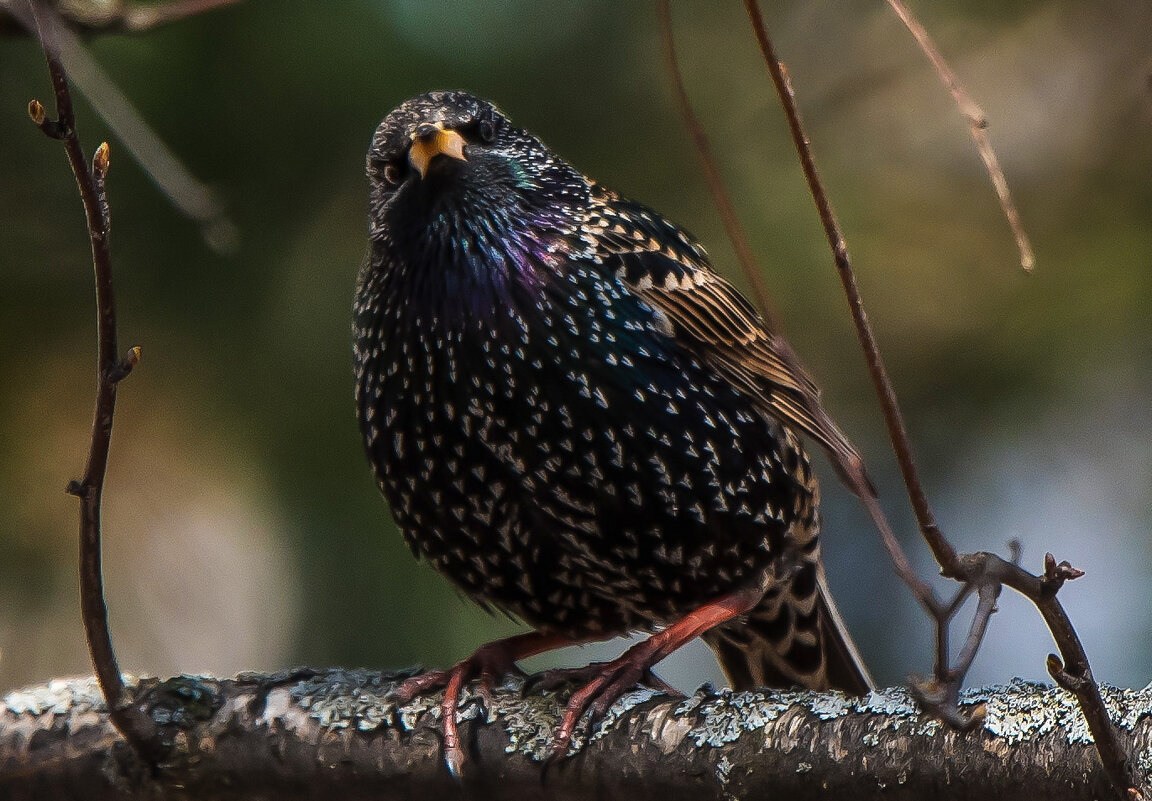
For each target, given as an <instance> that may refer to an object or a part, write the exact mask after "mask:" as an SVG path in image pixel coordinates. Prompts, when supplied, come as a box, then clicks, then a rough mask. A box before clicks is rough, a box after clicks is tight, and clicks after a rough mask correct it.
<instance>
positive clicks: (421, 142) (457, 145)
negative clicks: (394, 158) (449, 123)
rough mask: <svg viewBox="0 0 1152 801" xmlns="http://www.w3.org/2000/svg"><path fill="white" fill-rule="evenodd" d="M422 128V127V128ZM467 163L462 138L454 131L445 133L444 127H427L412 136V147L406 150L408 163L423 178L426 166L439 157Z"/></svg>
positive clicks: (437, 125) (426, 169)
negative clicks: (449, 157)
mask: <svg viewBox="0 0 1152 801" xmlns="http://www.w3.org/2000/svg"><path fill="white" fill-rule="evenodd" d="M422 127H423V126H422ZM441 154H443V155H445V156H451V157H452V158H454V159H460V160H461V161H467V159H465V158H464V137H462V136H461V135H460V134H458V133H456V132H455V131H446V130H444V126H443V125H440V124H436V126H435V127H433V126H427V127H426V129H425V130H418V131H417V132H416V133H414V134H412V146H411V147H410V148H408V162H409V163H410V164H411V165H412V166H413V167H415V168H416V170H417V172H419V173H420V177H421V178H423V177H424V174H425V173H426V172H428V164H429V163H430V162H431V161H432V159H434V158H435V157H436V156H439V155H441Z"/></svg>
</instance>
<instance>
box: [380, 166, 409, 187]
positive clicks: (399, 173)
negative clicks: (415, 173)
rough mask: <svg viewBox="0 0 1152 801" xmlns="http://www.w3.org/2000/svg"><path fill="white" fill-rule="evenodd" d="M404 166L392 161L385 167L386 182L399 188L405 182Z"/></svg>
mask: <svg viewBox="0 0 1152 801" xmlns="http://www.w3.org/2000/svg"><path fill="white" fill-rule="evenodd" d="M404 173H405V169H404V165H403V164H401V163H400V162H397V161H390V162H388V163H387V164H385V165H384V180H385V181H387V182H388V183H390V184H392V185H393V186H399V185H400V184H401V183H402V182H403V181H404Z"/></svg>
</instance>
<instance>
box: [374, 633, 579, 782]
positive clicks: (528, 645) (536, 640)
mask: <svg viewBox="0 0 1152 801" xmlns="http://www.w3.org/2000/svg"><path fill="white" fill-rule="evenodd" d="M569 644H572V641H571V640H569V639H568V638H565V637H562V636H560V635H555V634H543V633H539V632H532V633H530V634H520V635H517V636H515V637H508V638H506V639H503V640H497V641H495V642H490V643H488V644H487V645H482V646H481V647H480V648H478V649H476V652H475V653H474V654H472V655H471V656H470V657H468V658H467V659H464V660H462V661H460V662H457V663H456V664H455V665H453V666H452V667H450V668H449V669H448V670H433V671H429V672H428V673H422V674H420V675H418V676H412V677H411V678H409V679H405V680H404V681H402V682H401V683H400V684H398V685H397V686H396V687H395V688H394V689H393V690H392V691H391V692H390V693H388V697H389V699H390V700H391V701H392V702H393V703H397V704H406V703H408V702H410V701H412V699H414V698H416V697H417V696H420V695H424V694H426V693H429V692H433V691H435V690H439V689H441V688H443V690H444V698H443V700H442V701H441V702H440V719H441V721H443V722H442V732H443V738H444V763H445V764H446V765H447V767H448V771H449V772H450V773H451V774H452V775H453V777H455V778H457V779H459V778H460V777H461V775H462V772H463V769H464V762H465V758H464V749H463V747H462V746H461V744H460V731H459V722H458V721H457V719H456V710H457V707H458V706H459V705H460V696H461V694H462V692H463V690H464V687H465V685H467V684H468V682H469V681H471V680H472V679H478V680H479V684H480V686H479V691H480V695H481V697H482V698H483V701H484V705H485V707H486V708H487V709H491V707H492V691H493V690H494V689H495V687H496V684H497V682H498V681H502V680H503V679H505V678H506V677H508V676H517V677H520V678H523V677H524V676H525V674H524V671H522V670H521V669H520V668H519V667H517V665H516V661H517V660H518V659H523V658H525V657H528V656H532V655H534V654H538V653H541V652H543V651H547V650H551V649H552V648H559V647H561V646H564V645H569Z"/></svg>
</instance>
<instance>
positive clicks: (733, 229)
mask: <svg viewBox="0 0 1152 801" xmlns="http://www.w3.org/2000/svg"><path fill="white" fill-rule="evenodd" d="M657 10H658V16H659V18H660V41H661V44H662V46H663V51H664V66H665V68H666V69H667V70H668V74H669V76H670V77H671V78H672V86H673V88H674V89H675V91H676V103H677V105H678V106H679V108H680V115H681V116H682V117H683V118H684V125H685V127H687V128H688V133H689V134H690V135H691V136H692V143H693V144H694V145H695V150H696V156H697V157H698V158H699V160H700V167H701V168H702V169H703V170H704V178H705V180H707V182H708V189H709V191H710V192H711V193H712V202H713V203H715V204H716V210H717V211H718V212H719V213H720V220H721V221H722V222H723V223H724V231H725V233H727V234H728V241H730V242H731V243H732V249H733V250H735V251H736V260H737V261H739V262H740V270H741V271H742V272H743V273H744V278H745V280H747V281H748V284H749V286H751V287H752V292H753V293H754V294H755V296H756V305H757V307H758V309H759V311H760V316H761V317H763V318H764V324H765V326H766V327H767V328H768V330H769V331H770V332H771V333H773V334H778V333H779V332H780V324H779V323H778V322H777V315H776V313H775V311H774V310H773V307H772V298H771V296H770V295H769V293H768V289H767V287H765V286H764V278H763V276H762V275H761V274H760V267H759V266H758V265H757V264H756V257H755V256H754V255H753V253H752V247H751V245H749V244H748V236H747V234H745V233H744V226H742V225H741V224H740V217H739V215H737V214H736V208H735V207H734V206H733V205H732V198H731V197H730V196H729V195H728V190H727V189H726V188H725V186H724V180H723V179H722V178H721V177H720V169H719V167H717V166H716V158H715V156H713V154H712V145H711V144H710V143H709V141H708V134H707V133H705V131H704V126H703V125H701V124H700V120H699V119H698V118H697V117H696V114H695V112H693V111H692V104H691V102H690V101H689V100H688V92H687V90H686V89H685V88H684V76H683V75H682V74H681V73H680V64H679V62H678V60H677V58H676V41H675V38H674V37H673V35H672V11H671V8H670V0H659V2H658V3H657Z"/></svg>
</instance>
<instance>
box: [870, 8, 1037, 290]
mask: <svg viewBox="0 0 1152 801" xmlns="http://www.w3.org/2000/svg"><path fill="white" fill-rule="evenodd" d="M888 5H890V6H891V7H892V10H893V11H895V12H896V16H898V17H900V20H901V21H902V22H903V23H904V25H905V26H906V27H907V28H908V31H909V32H910V33H911V34H912V36H913V37H914V38H915V39H916V43H917V44H918V45H920V49H921V50H922V51H923V52H924V55H925V56H927V57H928V60H929V61H931V62H932V67H933V68H934V69H935V70H936V74H937V75H939V76H940V80H941V81H942V82H943V84H944V85H945V86H946V87H948V91H949V92H951V93H952V99H953V100H955V101H956V105H957V107H958V108H959V109H960V113H961V114H963V115H964V118H965V119H966V120H968V131H969V133H971V134H972V141H974V142H975V143H976V149H977V150H978V151H979V152H980V158H981V160H982V161H983V162H984V168H985V169H986V170H988V177H989V178H991V179H992V186H993V187H994V188H995V189H996V197H997V198H998V199H999V200H1000V208H1001V209H1002V210H1003V212H1004V216H1005V217H1006V218H1007V220H1008V225H1009V226H1010V227H1011V228H1012V235H1013V236H1014V237H1016V248H1017V249H1018V250H1019V251H1020V266H1021V267H1023V268H1024V270H1025V271H1027V272H1032V269H1033V268H1034V267H1035V266H1036V256H1035V254H1034V253H1033V252H1032V243H1031V242H1030V241H1029V240H1028V234H1027V232H1026V231H1025V230H1024V223H1023V222H1022V221H1021V220H1020V211H1019V210H1018V209H1017V208H1016V204H1015V203H1014V202H1013V201H1012V192H1011V191H1010V190H1009V189H1008V179H1007V178H1005V177H1004V170H1002V169H1001V168H1000V160H999V159H997V158H996V151H995V150H993V149H992V141H991V140H990V139H989V138H988V118H987V117H985V116H984V111H983V109H981V108H980V106H978V105H977V104H976V101H974V100H973V99H972V96H971V95H969V94H968V90H967V89H965V88H964V84H962V83H961V82H960V79H959V78H957V77H956V73H955V72H953V71H952V68H951V67H950V66H948V62H947V61H946V60H945V59H944V56H943V55H941V53H940V50H939V48H937V47H936V43H935V42H933V41H932V37H931V36H929V35H928V31H927V30H925V28H924V26H923V25H921V24H920V22H919V20H917V19H916V17H914V16H913V15H912V12H911V11H909V10H908V7H907V6H905V5H904V3H903V2H902V0H888Z"/></svg>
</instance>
